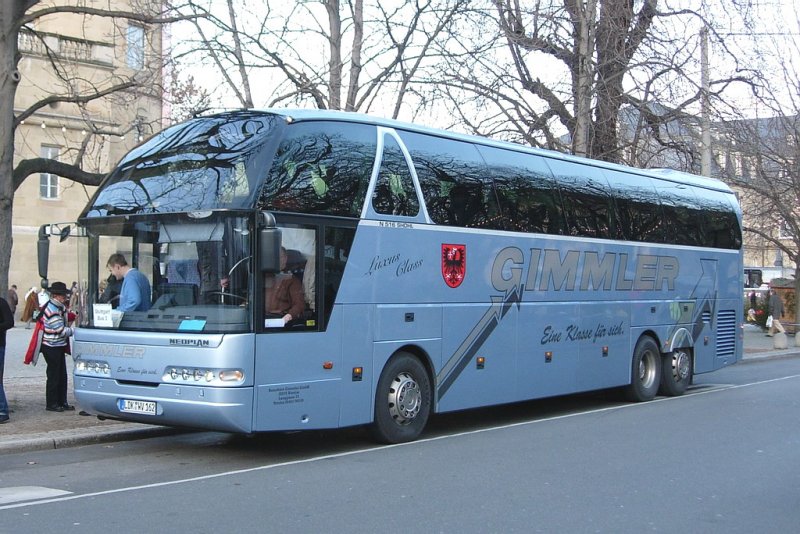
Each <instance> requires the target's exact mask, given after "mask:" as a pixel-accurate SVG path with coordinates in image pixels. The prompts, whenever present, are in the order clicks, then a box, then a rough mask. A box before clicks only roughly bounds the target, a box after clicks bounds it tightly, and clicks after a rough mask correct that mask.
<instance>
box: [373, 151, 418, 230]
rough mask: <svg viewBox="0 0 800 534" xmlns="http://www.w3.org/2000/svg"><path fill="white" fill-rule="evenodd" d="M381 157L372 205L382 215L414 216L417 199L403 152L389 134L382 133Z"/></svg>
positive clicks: (416, 208) (416, 210)
mask: <svg viewBox="0 0 800 534" xmlns="http://www.w3.org/2000/svg"><path fill="white" fill-rule="evenodd" d="M383 139H384V146H383V158H382V160H381V168H380V172H379V173H378V181H377V183H376V184H375V192H374V193H373V195H372V207H373V208H374V209H375V212H376V213H381V214H384V215H404V216H407V217H414V216H415V215H417V213H419V200H418V199H417V192H416V190H415V189H414V181H413V180H412V178H411V173H410V172H409V170H408V165H406V160H405V158H404V157H403V152H402V151H401V150H400V146H399V145H398V144H397V141H396V140H395V138H394V137H392V136H391V135H384V137H383Z"/></svg>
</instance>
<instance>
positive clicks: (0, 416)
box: [0, 298, 14, 424]
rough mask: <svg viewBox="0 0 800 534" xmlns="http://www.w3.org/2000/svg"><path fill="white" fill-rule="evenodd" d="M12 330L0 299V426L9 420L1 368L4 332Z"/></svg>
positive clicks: (10, 317) (8, 310)
mask: <svg viewBox="0 0 800 534" xmlns="http://www.w3.org/2000/svg"><path fill="white" fill-rule="evenodd" d="M10 328H14V315H13V314H12V313H11V308H10V307H9V306H8V302H6V301H5V299H3V298H0V424H2V423H7V422H8V420H9V419H10V418H9V415H8V412H9V409H8V399H7V398H6V391H5V390H4V389H3V368H4V367H5V364H6V332H7V331H8V330H9V329H10Z"/></svg>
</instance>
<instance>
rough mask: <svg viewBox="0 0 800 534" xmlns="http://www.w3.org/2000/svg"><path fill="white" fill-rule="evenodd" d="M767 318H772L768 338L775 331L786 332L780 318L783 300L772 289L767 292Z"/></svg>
mask: <svg viewBox="0 0 800 534" xmlns="http://www.w3.org/2000/svg"><path fill="white" fill-rule="evenodd" d="M769 316H770V317H772V324H771V325H770V327H769V333H768V334H767V335H768V336H770V337H772V335H773V334H774V333H775V331H778V332H780V333H784V332H786V329H784V328H783V325H782V324H781V321H780V318H781V317H783V300H781V297H780V296H779V295H778V293H777V292H776V291H775V290H774V289H770V290H769Z"/></svg>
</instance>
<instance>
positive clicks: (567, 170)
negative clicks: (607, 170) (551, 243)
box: [547, 159, 615, 238]
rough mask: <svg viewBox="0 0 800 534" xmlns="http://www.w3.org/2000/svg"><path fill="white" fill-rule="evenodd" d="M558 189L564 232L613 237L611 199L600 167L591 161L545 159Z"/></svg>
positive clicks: (585, 235)
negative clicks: (563, 214)
mask: <svg viewBox="0 0 800 534" xmlns="http://www.w3.org/2000/svg"><path fill="white" fill-rule="evenodd" d="M547 165H548V166H549V167H550V169H551V170H552V171H553V174H554V175H555V178H556V181H557V182H558V187H559V189H560V190H561V201H562V203H563V204H564V213H565V215H566V220H567V231H566V234H567V235H574V236H582V237H600V238H612V237H613V235H614V233H615V231H614V230H613V229H612V224H614V222H615V221H613V219H612V213H613V211H612V202H611V192H610V190H609V186H608V182H607V181H606V178H605V176H603V174H602V171H601V170H600V169H598V168H596V167H592V166H591V165H580V164H576V163H574V162H565V161H561V160H558V159H548V160H547Z"/></svg>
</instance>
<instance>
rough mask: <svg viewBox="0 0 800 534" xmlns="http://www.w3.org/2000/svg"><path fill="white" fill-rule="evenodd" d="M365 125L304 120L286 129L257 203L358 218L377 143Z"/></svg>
mask: <svg viewBox="0 0 800 534" xmlns="http://www.w3.org/2000/svg"><path fill="white" fill-rule="evenodd" d="M376 135H377V134H376V129H375V127H374V126H371V125H367V124H351V123H338V122H300V123H296V124H293V125H290V126H289V127H287V128H286V134H285V135H284V138H283V140H282V141H281V144H280V146H279V147H278V150H277V152H276V153H275V158H274V160H273V162H272V169H271V170H270V173H269V176H268V177H267V179H266V182H265V184H264V186H263V188H262V190H261V193H260V195H259V198H258V204H257V206H256V207H257V208H258V209H261V210H277V211H293V212H298V213H314V214H323V215H339V216H345V217H358V216H360V215H361V208H362V207H363V205H364V197H365V195H366V190H367V186H368V184H369V178H370V175H371V174H372V166H373V164H374V161H375V151H376V147H377V142H376Z"/></svg>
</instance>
